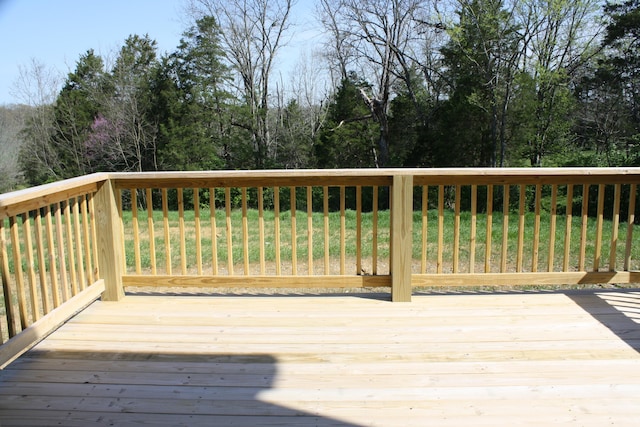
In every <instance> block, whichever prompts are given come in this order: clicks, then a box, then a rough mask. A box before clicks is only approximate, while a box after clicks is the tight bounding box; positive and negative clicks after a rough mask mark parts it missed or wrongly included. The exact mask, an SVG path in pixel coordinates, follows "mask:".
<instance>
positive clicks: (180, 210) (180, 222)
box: [177, 188, 187, 276]
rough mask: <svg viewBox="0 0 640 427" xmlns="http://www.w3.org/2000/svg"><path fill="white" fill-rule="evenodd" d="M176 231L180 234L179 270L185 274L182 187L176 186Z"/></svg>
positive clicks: (185, 249) (185, 248)
mask: <svg viewBox="0 0 640 427" xmlns="http://www.w3.org/2000/svg"><path fill="white" fill-rule="evenodd" d="M177 191H178V232H179V236H180V271H181V274H182V275H183V276H184V275H185V274H187V246H186V240H187V236H186V230H185V224H184V189H182V188H178V190H177Z"/></svg>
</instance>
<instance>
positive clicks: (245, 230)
mask: <svg viewBox="0 0 640 427" xmlns="http://www.w3.org/2000/svg"><path fill="white" fill-rule="evenodd" d="M241 192H242V258H243V263H244V275H245V276H248V275H249V220H248V218H247V188H246V187H242V190H241Z"/></svg>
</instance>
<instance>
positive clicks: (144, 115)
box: [0, 0, 640, 192]
mask: <svg viewBox="0 0 640 427" xmlns="http://www.w3.org/2000/svg"><path fill="white" fill-rule="evenodd" d="M296 6H297V4H296V1H295V0H252V1H245V0H185V2H184V10H185V13H186V14H187V15H188V16H189V19H190V22H191V24H190V25H189V26H188V28H186V29H185V30H184V32H183V34H182V37H181V41H180V43H179V45H178V46H176V48H175V50H174V51H173V52H164V53H161V52H158V49H157V43H156V41H155V40H154V39H153V35H149V34H144V35H137V34H132V35H130V36H129V37H128V38H127V39H126V40H125V41H124V42H123V44H122V46H121V48H120V49H119V50H118V51H116V52H113V55H110V56H109V55H99V54H97V53H96V52H95V51H94V50H88V51H87V52H85V53H83V54H82V55H81V56H80V57H79V58H78V59H77V61H76V63H75V69H73V70H72V71H70V72H69V73H68V74H67V75H66V76H65V77H63V78H62V80H63V81H62V82H61V84H59V85H55V84H54V83H53V81H54V76H52V75H51V74H50V73H49V72H48V70H47V68H46V66H45V65H43V64H41V63H38V62H37V60H34V61H33V63H32V64H30V65H28V66H25V67H24V68H22V70H21V71H22V79H21V84H22V86H21V87H20V88H19V89H21V90H22V94H23V95H24V96H23V99H25V102H24V103H22V104H19V105H6V106H0V151H1V152H2V156H0V192H4V191H9V190H12V189H16V188H21V187H25V186H31V185H38V184H42V183H46V182H51V181H55V180H60V179H64V178H70V177H74V176H79V175H83V174H87V173H92V172H98V171H159V170H182V171H185V170H215V169H272V168H279V169H291V168H380V167H551V166H554V167H563V166H640V67H639V66H640V43H639V37H640V0H628V1H625V2H619V1H616V2H603V1H601V0H315V14H314V16H313V17H308V19H313V20H314V21H315V22H316V23H317V27H318V28H320V29H321V40H320V41H319V42H318V43H317V46H314V47H313V49H309V52H305V55H304V56H303V57H301V58H300V59H299V60H298V62H297V65H296V66H295V69H294V70H293V72H292V73H290V75H289V76H283V75H282V74H281V73H278V72H277V64H278V63H279V61H280V62H281V61H282V60H283V58H282V57H281V55H282V52H283V51H284V49H285V47H286V46H287V44H288V43H290V42H291V40H293V39H294V38H295V37H296V31H299V30H300V23H299V22H296V20H295V18H296V17H297V16H298V15H296V14H295V13H294V12H295V8H296ZM52 88H53V89H52Z"/></svg>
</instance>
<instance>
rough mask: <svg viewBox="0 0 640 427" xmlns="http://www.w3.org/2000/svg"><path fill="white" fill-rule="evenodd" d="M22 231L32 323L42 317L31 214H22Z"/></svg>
mask: <svg viewBox="0 0 640 427" xmlns="http://www.w3.org/2000/svg"><path fill="white" fill-rule="evenodd" d="M22 233H23V236H22V237H23V242H24V253H25V256H26V258H27V259H26V262H27V278H28V282H26V283H25V285H27V286H28V287H29V289H28V291H29V292H28V295H29V302H30V306H31V323H33V322H35V321H37V320H38V319H39V318H40V304H38V286H37V284H36V281H37V279H36V270H35V262H34V259H33V237H32V236H31V234H32V233H31V220H30V219H29V214H28V213H25V214H22Z"/></svg>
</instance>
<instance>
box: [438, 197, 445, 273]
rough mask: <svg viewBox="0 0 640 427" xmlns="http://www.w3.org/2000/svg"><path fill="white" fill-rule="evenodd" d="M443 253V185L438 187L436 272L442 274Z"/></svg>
mask: <svg viewBox="0 0 640 427" xmlns="http://www.w3.org/2000/svg"><path fill="white" fill-rule="evenodd" d="M443 251H444V185H439V186H438V261H437V272H438V274H442V254H443Z"/></svg>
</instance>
